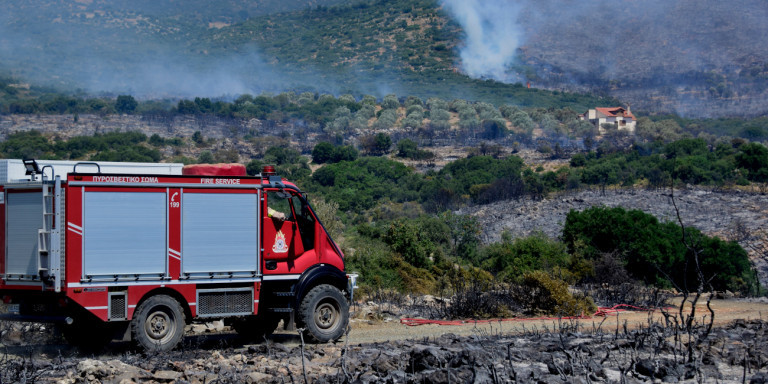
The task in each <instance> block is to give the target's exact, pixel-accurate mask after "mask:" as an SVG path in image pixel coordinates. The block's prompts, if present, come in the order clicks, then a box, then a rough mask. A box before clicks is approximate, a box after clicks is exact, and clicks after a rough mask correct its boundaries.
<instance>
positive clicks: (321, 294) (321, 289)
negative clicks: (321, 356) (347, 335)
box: [299, 284, 349, 343]
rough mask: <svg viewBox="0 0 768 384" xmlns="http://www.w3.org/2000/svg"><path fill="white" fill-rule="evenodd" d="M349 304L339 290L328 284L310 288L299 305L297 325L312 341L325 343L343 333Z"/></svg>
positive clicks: (347, 317) (347, 321)
mask: <svg viewBox="0 0 768 384" xmlns="http://www.w3.org/2000/svg"><path fill="white" fill-rule="evenodd" d="M348 323H349V304H348V303H347V299H346V298H345V297H344V295H343V294H342V293H341V291H340V290H339V289H338V288H336V287H334V286H332V285H329V284H321V285H318V286H316V287H314V288H312V289H311V290H310V291H309V293H307V295H306V296H304V299H303V300H302V301H301V306H300V307H299V326H300V327H303V328H304V329H305V333H306V335H307V336H309V337H310V339H312V340H313V341H316V342H319V343H326V342H328V341H331V340H336V339H338V338H340V337H341V336H342V335H344V331H345V330H346V329H347V324H348Z"/></svg>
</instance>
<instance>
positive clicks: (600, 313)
mask: <svg viewBox="0 0 768 384" xmlns="http://www.w3.org/2000/svg"><path fill="white" fill-rule="evenodd" d="M627 311H640V312H654V311H656V310H655V309H649V308H642V307H636V306H634V305H629V304H618V305H614V306H613V307H610V308H609V307H598V309H597V312H595V313H594V314H593V315H592V316H587V315H581V316H564V317H513V318H506V319H483V320H428V319H414V318H410V317H404V318H402V319H400V324H405V325H407V326H409V327H415V326H417V325H424V324H437V325H464V324H487V323H498V322H502V321H504V322H506V321H535V320H581V319H590V318H592V317H605V316H608V315H617V316H618V314H619V313H620V312H627Z"/></svg>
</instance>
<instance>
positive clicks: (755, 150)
mask: <svg viewBox="0 0 768 384" xmlns="http://www.w3.org/2000/svg"><path fill="white" fill-rule="evenodd" d="M736 166H737V167H739V168H741V169H745V170H747V172H748V173H747V178H748V179H749V180H752V181H757V182H766V181H768V148H766V147H765V146H764V145H762V144H758V143H749V144H744V145H742V146H741V147H739V153H738V154H736Z"/></svg>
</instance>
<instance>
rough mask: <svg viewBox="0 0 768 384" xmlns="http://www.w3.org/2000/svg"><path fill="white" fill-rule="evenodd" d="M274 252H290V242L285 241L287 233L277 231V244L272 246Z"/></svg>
mask: <svg viewBox="0 0 768 384" xmlns="http://www.w3.org/2000/svg"><path fill="white" fill-rule="evenodd" d="M272 252H275V253H286V252H288V244H286V242H285V234H283V231H277V234H275V245H273V246H272Z"/></svg>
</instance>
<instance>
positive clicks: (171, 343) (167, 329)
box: [131, 295, 184, 351]
mask: <svg viewBox="0 0 768 384" xmlns="http://www.w3.org/2000/svg"><path fill="white" fill-rule="evenodd" d="M131 332H132V334H133V340H134V342H136V343H137V344H138V345H139V346H141V347H142V348H144V349H145V350H147V351H168V350H171V349H173V348H174V347H175V346H176V344H178V343H179V342H180V341H181V338H182V337H183V336H184V310H183V309H182V308H181V305H180V304H179V302H178V301H176V299H174V298H172V297H170V296H166V295H156V296H152V297H150V298H149V299H147V300H146V301H145V302H143V303H141V305H139V308H138V309H137V310H136V313H135V314H134V316H133V320H132V321H131Z"/></svg>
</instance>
